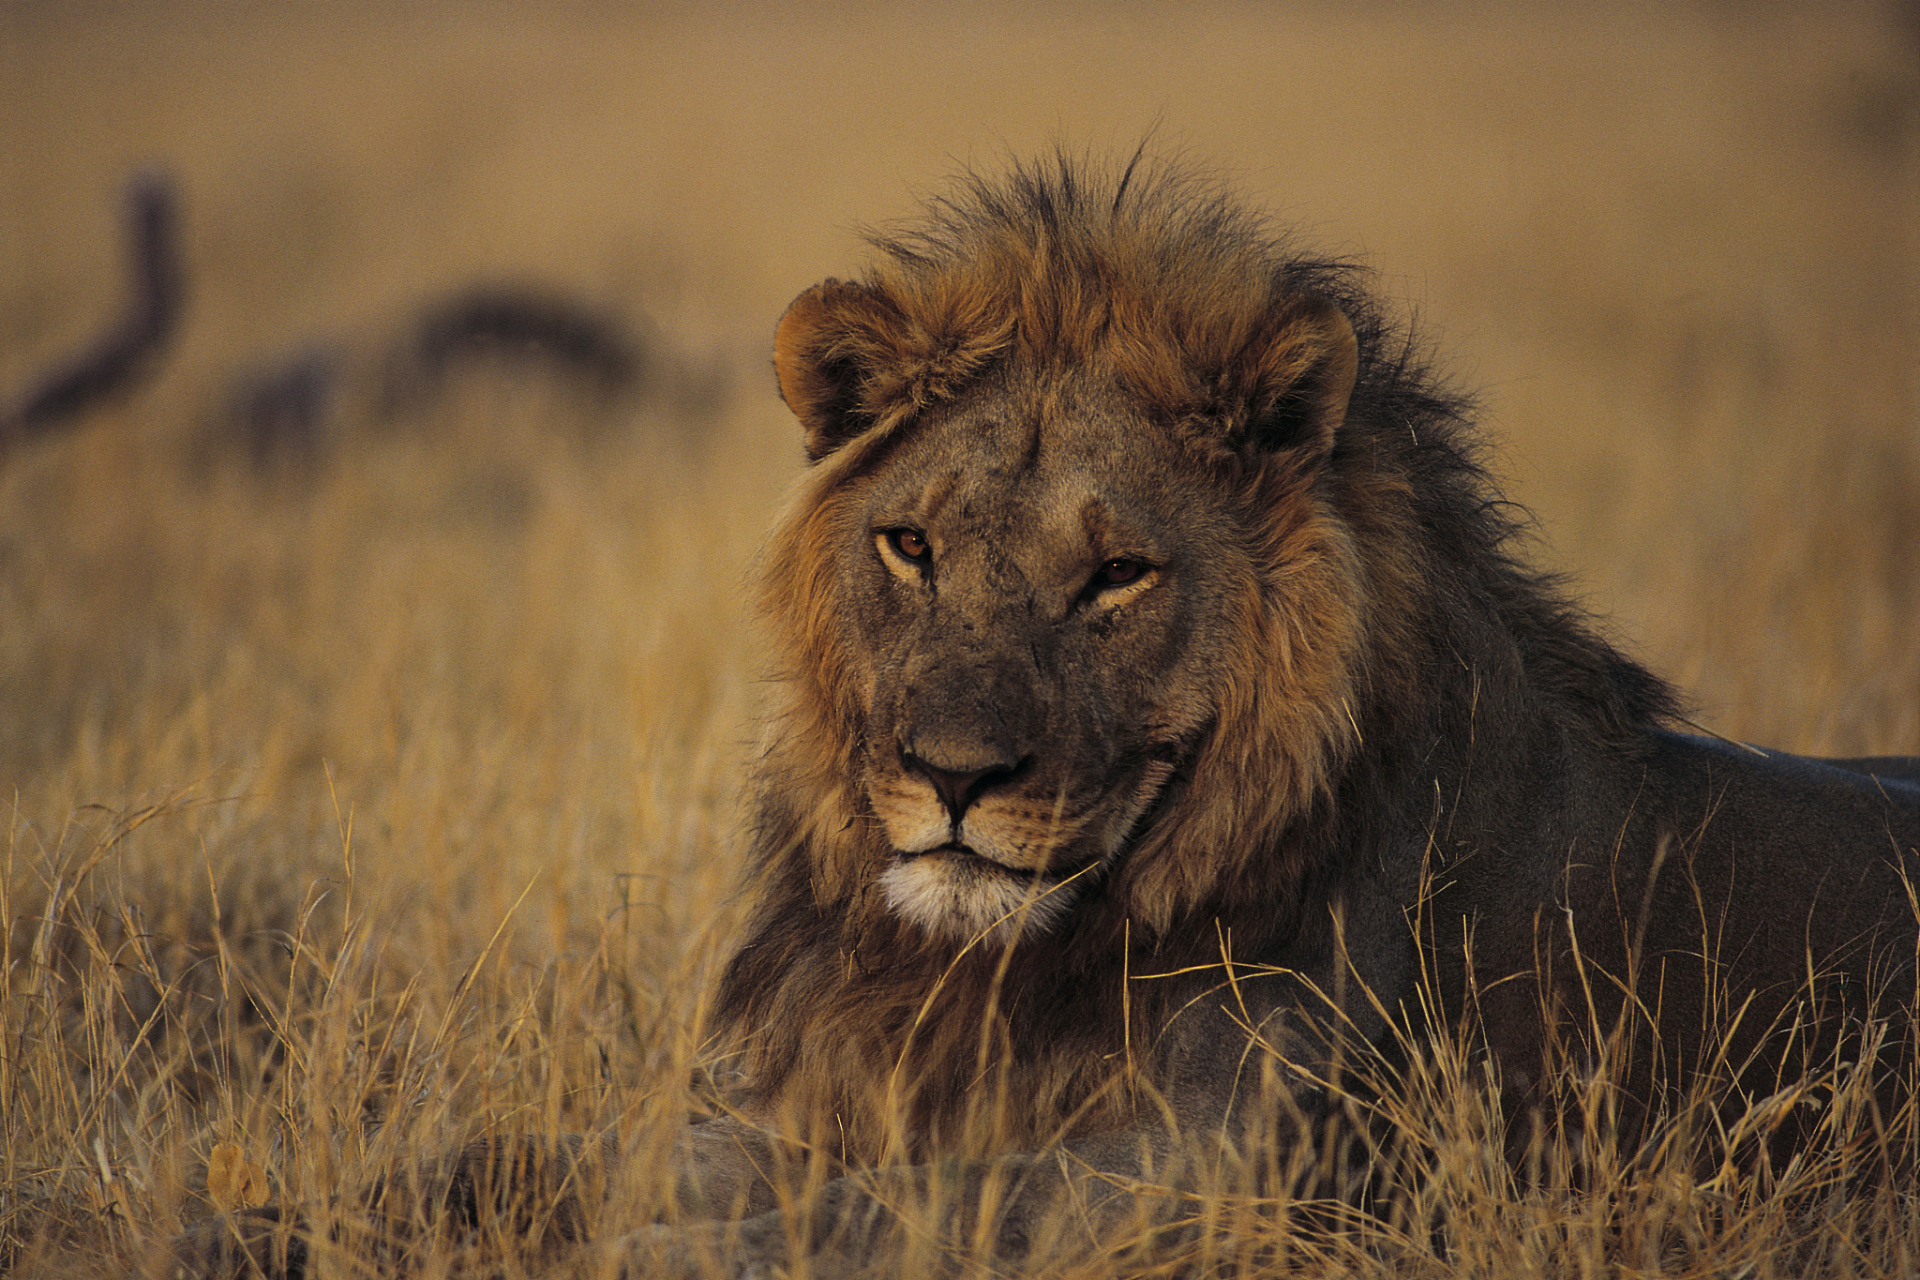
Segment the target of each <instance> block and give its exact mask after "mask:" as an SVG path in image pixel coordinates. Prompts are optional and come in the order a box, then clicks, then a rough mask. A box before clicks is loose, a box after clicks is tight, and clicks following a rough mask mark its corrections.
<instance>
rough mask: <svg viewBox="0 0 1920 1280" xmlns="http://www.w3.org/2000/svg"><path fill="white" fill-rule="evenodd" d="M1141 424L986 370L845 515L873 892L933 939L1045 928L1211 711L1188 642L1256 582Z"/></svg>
mask: <svg viewBox="0 0 1920 1280" xmlns="http://www.w3.org/2000/svg"><path fill="white" fill-rule="evenodd" d="M1139 416H1140V414H1139V410H1138V409H1137V408H1135V407H1134V406H1132V405H1131V404H1129V402H1128V400H1127V398H1126V397H1125V396H1123V395H1122V394H1120V393H1119V391H1118V390H1117V389H1115V388H1112V387H1102V386H1101V385H1100V383H1099V381H1098V380H1097V379H1096V378H1093V377H1076V378H1073V379H1070V380H1068V381H1065V382H1055V383H1053V384H1051V385H1046V386H1038V385H1023V384H1022V383H1020V382H1018V381H1015V380H1012V379H1009V378H1006V377H999V378H993V379H989V380H988V381H987V383H986V385H983V386H980V387H976V388H974V389H973V390H972V391H971V392H970V393H969V394H967V395H965V396H963V397H962V398H961V399H959V400H958V401H957V402H955V403H952V404H947V405H942V406H940V407H938V408H936V409H935V410H933V411H931V412H929V413H928V414H926V415H925V417H924V419H923V420H921V421H920V422H918V423H916V424H915V425H914V427H913V428H912V430H911V431H909V432H907V433H905V436H904V438H903V439H902V440H900V441H899V442H898V443H897V445H896V447H894V448H892V449H890V450H888V451H887V452H886V453H885V454H884V456H883V457H882V459H881V460H880V461H879V462H878V464H877V465H876V466H875V467H874V468H873V470H872V471H871V473H870V474H869V475H868V476H867V477H865V479H864V480H863V482H862V483H861V484H860V486H859V489H858V498H857V500H856V502H855V504H854V511H857V513H858V514H857V517H854V516H852V513H851V512H850V513H849V515H850V518H849V519H848V520H846V521H845V522H844V525H843V529H844V531H845V533H846V538H845V542H844V545H842V546H840V547H838V548H837V558H838V574H837V580H838V584H839V590H840V592H841V593H842V594H841V599H840V601H839V603H840V606H841V608H842V609H843V610H844V611H845V612H844V616H846V617H847V618H850V619H852V620H853V623H854V626H855V628H856V629H857V647H858V650H859V652H860V653H861V654H862V655H863V656H864V659H865V660H864V662H863V666H864V671H863V673H862V680H861V683H862V684H863V685H864V689H863V693H864V697H863V698H862V701H863V702H864V704H865V705H864V713H865V723H864V725H863V726H862V729H863V731H862V735H861V738H862V742H863V743H864V751H863V752H862V755H861V758H860V761H859V767H860V769H861V777H860V778H859V779H858V785H859V786H860V788H861V789H862V790H863V791H864V793H865V799H866V801H867V804H868V806H869V807H870V810H871V812H872V814H873V816H874V818H876V819H877V820H878V822H879V825H880V826H881V828H883V829H884V832H885V838H886V842H887V844H888V845H889V846H890V849H891V852H892V863H891V865H890V866H888V867H887V868H886V870H885V871H884V873H883V874H882V875H881V876H880V887H881V888H882V890H883V891H884V892H885V895H886V898H887V901H888V902H889V903H890V904H891V906H892V907H893V909H894V910H895V911H897V912H899V913H900V914H901V915H903V916H905V917H906V918H907V919H909V920H912V921H913V922H915V923H916V924H918V925H920V926H921V927H922V928H924V929H926V930H928V931H929V932H932V933H935V934H941V935H946V936H948V937H953V938H959V939H963V940H964V939H965V938H970V937H973V936H975V935H977V934H980V933H984V932H988V931H990V930H997V931H999V932H1001V933H1002V934H1003V935H1012V934H1014V933H1017V932H1020V931H1022V930H1025V929H1034V928H1044V927H1046V926H1047V925H1048V924H1049V923H1050V922H1052V921H1054V920H1057V919H1058V918H1059V916H1060V915H1061V914H1062V913H1063V912H1064V911H1065V910H1066V909H1067V908H1068V907H1069V906H1070V905H1071V904H1072V903H1073V902H1074V901H1075V899H1076V898H1077V897H1078V896H1079V895H1080V894H1082V893H1084V892H1085V891H1087V890H1088V889H1090V888H1092V887H1094V885H1095V884H1097V883H1098V881H1099V880H1100V878H1101V877H1102V873H1103V869H1104V868H1106V867H1107V866H1108V864H1109V863H1111V862H1112V861H1113V860H1114V859H1115V858H1117V857H1118V856H1120V854H1121V853H1122V851H1123V850H1124V849H1125V848H1126V847H1127V842H1128V838H1129V836H1130V835H1131V834H1132V833H1133V832H1134V830H1135V829H1136V827H1137V826H1138V824H1139V823H1140V820H1141V817H1142V815H1143V814H1145V813H1146V812H1147V811H1148V810H1149V809H1150V808H1151V807H1152V806H1153V804H1154V801H1155V799H1156V797H1158V796H1159V794H1160V793H1161V791H1162V789H1163V788H1164V787H1165V786H1166V784H1167V782H1168V780H1169V778H1170V776H1171V775H1172V774H1173V772H1174V770H1175V769H1176V768H1177V767H1178V765H1179V764H1180V763H1181V762H1182V761H1183V760H1184V759H1185V758H1186V757H1187V755H1188V754H1189V753H1190V750H1191V747H1192V744H1193V743H1194V741H1195V740H1196V739H1197V737H1198V736H1199V734H1200V733H1201V732H1202V731H1203V730H1204V728H1205V727H1206V725H1207V724H1208V722H1209V720H1210V718H1211V710H1212V706H1213V704H1214V703H1215V701H1216V698H1215V696H1214V694H1215V691H1214V690H1213V689H1212V687H1211V681H1210V680H1209V679H1208V673H1207V667H1208V662H1207V643H1206V640H1207V637H1210V636H1219V635H1223V634H1226V633H1227V632H1228V631H1229V628H1228V627H1227V626H1226V625H1225V621H1226V620H1225V618H1224V617H1223V614H1224V611H1225V610H1226V608H1227V606H1228V603H1229V602H1230V601H1231V600H1232V599H1234V598H1236V597H1237V596H1238V595H1240V594H1242V593H1243V592H1244V591H1245V590H1246V588H1247V586H1248V585H1249V584H1250V583H1251V582H1252V573H1251V570H1250V566H1249V563H1248V560H1247V557H1246V556H1245V554H1244V553H1242V552H1239V551H1237V550H1236V549H1235V545H1234V540H1232V539H1224V540H1223V539H1221V538H1219V537H1215V536H1209V534H1210V532H1213V531H1217V530H1219V529H1220V528H1221V527H1223V521H1224V520H1225V519H1226V516H1225V513H1223V512H1222V511H1221V510H1220V509H1219V505H1218V500H1217V498H1216V497H1215V496H1214V495H1213V494H1212V493H1211V492H1210V491H1209V489H1208V487H1207V486H1205V485H1203V484H1201V483H1198V476H1197V474H1195V472H1196V467H1195V463H1194V460H1193V459H1190V458H1184V457H1181V456H1180V454H1181V450H1180V449H1179V448H1178V447H1177V446H1176V445H1175V444H1174V442H1173V441H1172V440H1170V439H1169V438H1168V437H1167V436H1166V435H1164V434H1163V433H1158V432H1154V431H1150V430H1146V429H1144V424H1143V423H1141V422H1140V421H1139ZM1183 476H1186V477H1191V480H1189V481H1187V482H1183V481H1182V477H1183Z"/></svg>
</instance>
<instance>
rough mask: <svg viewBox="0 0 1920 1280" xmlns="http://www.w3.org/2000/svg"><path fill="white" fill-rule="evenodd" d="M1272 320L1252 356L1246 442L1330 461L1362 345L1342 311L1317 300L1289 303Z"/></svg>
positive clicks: (1319, 298)
mask: <svg viewBox="0 0 1920 1280" xmlns="http://www.w3.org/2000/svg"><path fill="white" fill-rule="evenodd" d="M1275 321H1276V323H1275V326H1274V328H1273V329H1272V330H1270V331H1269V332H1268V333H1267V334H1265V335H1263V337H1262V340H1261V341H1260V343H1259V344H1258V348H1257V349H1256V350H1254V351H1250V352H1249V353H1248V356H1249V362H1250V364H1251V365H1252V368H1251V369H1250V370H1249V372H1251V373H1252V375H1253V376H1252V378H1251V382H1252V384H1253V385H1252V387H1251V388H1249V390H1250V392H1251V395H1250V403H1249V404H1248V409H1249V414H1248V418H1247V420H1246V426H1245V428H1244V435H1243V436H1242V440H1243V443H1245V444H1248V445H1251V446H1252V447H1254V448H1256V449H1260V450H1262V451H1265V452H1277V451H1279V450H1283V449H1285V450H1299V451H1302V452H1303V453H1305V454H1307V455H1308V456H1311V457H1316V458H1317V457H1325V456H1326V455H1327V454H1328V453H1330V452H1332V450H1333V438H1334V435H1335V434H1336V433H1337V432H1338V431H1339V430H1340V425H1341V424H1342V423H1343V422H1345V421H1346V419H1347V402H1348V401H1349V400H1350V399H1351V398H1352V396H1353V383H1354V377H1355V375H1356V373H1357V372H1358V370H1359V367H1360V344H1359V342H1358V340H1357V339H1355V337H1354V334H1353V325H1352V324H1351V323H1349V322H1348V320H1347V317H1346V315H1345V313H1343V312H1342V311H1341V310H1340V308H1339V307H1337V306H1335V305H1334V304H1333V303H1331V302H1329V301H1327V300H1326V299H1325V298H1321V297H1318V296H1308V297H1304V298H1295V299H1293V300H1291V305H1289V306H1288V307H1287V308H1286V309H1285V311H1284V312H1282V313H1281V314H1280V315H1278V316H1276V317H1275Z"/></svg>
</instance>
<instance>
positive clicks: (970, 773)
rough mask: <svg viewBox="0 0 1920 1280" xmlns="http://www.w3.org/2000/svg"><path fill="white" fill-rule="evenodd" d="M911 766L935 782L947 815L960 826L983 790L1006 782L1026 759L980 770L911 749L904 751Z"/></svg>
mask: <svg viewBox="0 0 1920 1280" xmlns="http://www.w3.org/2000/svg"><path fill="white" fill-rule="evenodd" d="M900 754H901V758H902V760H903V761H904V762H905V763H906V766H907V768H908V769H910V770H912V771H913V772H914V773H917V774H919V775H920V776H921V777H923V778H925V779H926V780H927V781H928V782H930V783H932V784H933V789H934V792H935V794H937V795H938V796H939V797H940V802H941V803H942V804H944V805H945V806H946V807H947V816H948V818H949V819H950V820H951V821H952V822H953V823H954V825H956V826H958V825H959V822H960V818H961V816H962V815H963V814H965V813H966V811H967V810H968V809H970V808H972V807H973V802H974V801H976V800H978V799H979V798H980V796H981V793H983V792H985V791H986V790H987V789H988V788H990V787H995V786H998V785H999V784H1001V783H1003V782H1006V781H1007V780H1009V779H1010V778H1012V777H1013V776H1014V775H1015V774H1016V773H1018V772H1019V771H1020V769H1021V767H1022V766H1023V765H1024V764H1025V761H1015V762H1014V763H1012V764H1003V763H999V762H995V763H993V764H989V765H987V766H985V767H984V768H978V769H947V768H942V767H941V766H940V765H937V764H934V763H933V762H932V761H930V760H926V759H923V758H922V757H920V756H917V755H915V754H914V753H913V752H911V751H903V752H901V753H900Z"/></svg>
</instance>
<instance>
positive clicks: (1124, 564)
mask: <svg viewBox="0 0 1920 1280" xmlns="http://www.w3.org/2000/svg"><path fill="white" fill-rule="evenodd" d="M1146 571H1147V566H1146V565H1144V564H1142V563H1140V562H1139V561H1138V560H1126V559H1119V560H1109V561H1107V562H1106V563H1105V564H1103V565H1101V566H1100V567H1099V568H1098V569H1095V570H1094V571H1093V585H1094V587H1095V588H1096V589H1098V590H1105V589H1107V588H1109V587H1124V586H1126V585H1128V584H1129V583H1134V582H1138V581H1139V580H1140V578H1141V576H1142V575H1143V574H1145V573H1146Z"/></svg>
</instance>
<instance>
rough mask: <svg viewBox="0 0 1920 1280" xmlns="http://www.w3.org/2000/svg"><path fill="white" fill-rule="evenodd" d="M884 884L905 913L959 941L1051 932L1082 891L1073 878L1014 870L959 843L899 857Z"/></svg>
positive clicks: (898, 911)
mask: <svg viewBox="0 0 1920 1280" xmlns="http://www.w3.org/2000/svg"><path fill="white" fill-rule="evenodd" d="M880 889H881V892H883V893H884V894H886V897H887V905H888V907H890V908H892V910H893V912H894V914H896V915H898V916H899V917H900V918H901V919H903V920H906V921H908V922H909V923H911V924H913V925H915V926H917V927H918V928H920V929H921V930H923V931H924V932H926V933H927V934H929V935H931V936H933V937H936V938H941V939H944V940H946V941H949V942H959V943H970V942H974V941H976V940H979V939H985V938H990V939H993V940H995V941H999V942H1004V943H1011V942H1013V941H1015V940H1016V939H1018V938H1021V937H1023V936H1024V937H1031V936H1034V935H1036V934H1042V933H1046V932H1048V931H1049V930H1051V929H1052V928H1053V927H1054V925H1056V924H1057V923H1059V921H1060V918H1061V917H1062V916H1064V915H1065V914H1066V913H1067V908H1068V907H1070V906H1071V905H1072V904H1073V900H1074V898H1075V897H1076V896H1077V894H1078V889H1077V886H1075V885H1073V884H1071V883H1068V882H1063V881H1061V880H1058V879H1054V878H1051V877H1048V876H1039V875H1033V874H1031V873H1027V872H1021V871H1015V870H1012V869H1010V868H1008V867H1004V866H1001V865H1000V864H999V863H997V862H994V861H991V860H990V859H987V858H983V857H981V856H980V855H978V854H976V853H974V852H972V851H971V850H968V849H962V848H958V847H954V846H947V847H944V848H939V849H932V850H929V851H928V852H926V853H917V854H911V855H905V856H900V857H896V858H895V859H894V862H893V865H892V866H890V867H888V868H887V869H886V871H885V872H884V873H882V874H881V876H880Z"/></svg>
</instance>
